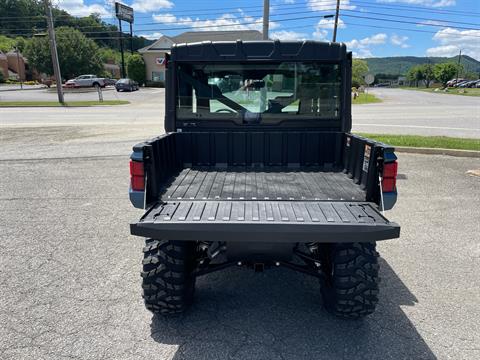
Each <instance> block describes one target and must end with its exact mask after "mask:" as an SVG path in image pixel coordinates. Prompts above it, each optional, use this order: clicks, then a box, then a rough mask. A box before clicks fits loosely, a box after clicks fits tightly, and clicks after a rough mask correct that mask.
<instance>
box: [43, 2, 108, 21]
mask: <svg viewBox="0 0 480 360" xmlns="http://www.w3.org/2000/svg"><path fill="white" fill-rule="evenodd" d="M52 3H53V5H56V6H58V7H59V8H60V9H62V10H65V11H67V12H68V13H69V14H70V15H73V16H89V15H91V14H94V13H95V14H100V16H104V17H106V16H110V15H111V12H110V11H109V10H107V8H105V6H104V4H95V3H94V4H89V5H87V4H85V1H84V0H56V1H52Z"/></svg>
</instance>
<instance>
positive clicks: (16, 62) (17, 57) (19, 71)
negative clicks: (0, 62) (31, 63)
mask: <svg viewBox="0 0 480 360" xmlns="http://www.w3.org/2000/svg"><path fill="white" fill-rule="evenodd" d="M6 55H7V63H8V68H9V69H10V71H11V72H12V73H14V74H15V75H14V77H15V80H20V81H25V80H26V68H25V66H26V61H25V59H24V58H23V55H22V54H21V53H20V52H17V51H13V50H12V51H9V52H7V54H6Z"/></svg>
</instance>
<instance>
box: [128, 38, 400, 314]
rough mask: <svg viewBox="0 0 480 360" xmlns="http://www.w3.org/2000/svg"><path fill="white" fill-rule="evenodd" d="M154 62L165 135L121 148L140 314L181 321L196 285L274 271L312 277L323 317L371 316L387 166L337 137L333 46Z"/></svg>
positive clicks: (229, 51)
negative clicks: (159, 66) (235, 273)
mask: <svg viewBox="0 0 480 360" xmlns="http://www.w3.org/2000/svg"><path fill="white" fill-rule="evenodd" d="M167 61H168V63H167V75H166V89H165V93H166V116H165V130H166V134H165V135H161V136H159V137H157V138H154V139H152V140H149V141H146V142H144V143H141V144H138V145H135V146H134V148H133V154H132V156H131V163H130V170H131V188H130V199H131V201H132V203H133V204H134V206H136V207H139V208H144V209H145V210H146V213H145V215H143V217H142V218H141V219H140V221H138V222H137V223H134V224H132V225H131V233H132V234H133V235H138V236H144V237H147V238H148V240H147V241H146V246H145V248H144V260H143V271H142V277H143V291H144V295H143V297H144V299H145V304H146V307H147V308H148V309H150V310H151V311H153V312H159V313H177V312H182V311H184V310H185V309H186V308H187V307H188V306H189V305H190V303H191V302H192V300H193V294H194V289H195V278H196V277H197V276H200V275H204V274H207V273H210V272H213V271H217V270H221V269H225V268H226V267H229V266H242V267H245V268H250V269H253V270H255V271H264V270H266V269H269V268H272V267H276V266H282V267H287V268H290V269H292V270H295V271H300V272H303V273H306V274H310V275H313V276H315V277H318V279H320V283H321V291H322V295H323V302H324V304H325V307H326V308H327V310H329V311H330V312H332V313H334V314H336V315H338V316H341V317H344V318H359V317H363V316H365V315H368V314H370V313H372V312H373V311H374V310H375V306H376V304H377V301H378V263H377V257H378V253H377V252H376V251H375V243H376V241H378V240H386V239H392V238H397V237H399V234H400V227H399V226H398V225H397V224H395V223H393V222H390V221H389V220H388V219H386V218H385V217H384V216H383V214H382V210H386V209H390V208H391V207H392V206H393V205H394V203H395V201H396V197H397V192H396V174H397V162H396V156H395V154H394V152H393V151H394V149H393V148H392V147H390V146H387V145H385V144H382V143H378V142H375V141H372V140H369V139H365V138H362V137H359V136H356V135H352V134H350V133H349V132H350V129H351V84H350V82H351V66H352V56H351V53H350V52H347V50H346V47H345V45H344V44H337V43H320V42H313V41H304V42H291V41H288V42H279V41H249V42H242V41H237V42H202V43H192V44H178V45H174V46H173V48H172V51H171V56H169V57H167ZM272 301H275V299H272Z"/></svg>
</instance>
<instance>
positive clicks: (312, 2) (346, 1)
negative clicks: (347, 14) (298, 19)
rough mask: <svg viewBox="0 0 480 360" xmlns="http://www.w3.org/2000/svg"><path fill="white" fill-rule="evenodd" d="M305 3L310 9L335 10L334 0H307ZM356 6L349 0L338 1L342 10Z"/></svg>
mask: <svg viewBox="0 0 480 360" xmlns="http://www.w3.org/2000/svg"><path fill="white" fill-rule="evenodd" d="M307 5H308V7H309V8H310V9H312V10H317V11H335V7H336V5H335V1H333V0H331V1H328V0H327V1H325V0H308V1H307ZM355 8H356V6H355V5H352V4H350V0H343V1H341V2H340V9H344V10H352V9H355Z"/></svg>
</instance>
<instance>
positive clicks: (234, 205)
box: [130, 200, 400, 242]
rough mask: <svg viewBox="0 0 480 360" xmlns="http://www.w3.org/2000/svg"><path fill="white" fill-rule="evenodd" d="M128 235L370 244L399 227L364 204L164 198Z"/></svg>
mask: <svg viewBox="0 0 480 360" xmlns="http://www.w3.org/2000/svg"><path fill="white" fill-rule="evenodd" d="M130 231H131V233H132V235H138V236H145V237H152V238H157V239H169V240H200V241H245V242H247V241H261V242H270V241H271V242H370V241H378V240H386V239H393V238H398V237H399V236H400V226H399V225H398V224H396V223H393V222H390V221H388V219H386V218H385V217H384V216H382V214H381V213H380V212H379V211H378V209H377V208H376V206H375V205H374V204H372V203H368V202H344V201H212V200H206V201H169V202H159V203H157V204H155V205H154V206H153V207H152V208H150V210H148V211H147V213H146V214H145V215H144V216H143V217H142V218H141V219H140V221H139V222H137V223H134V224H131V225H130Z"/></svg>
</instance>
